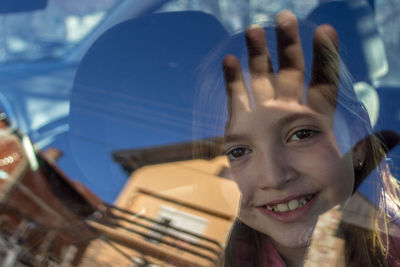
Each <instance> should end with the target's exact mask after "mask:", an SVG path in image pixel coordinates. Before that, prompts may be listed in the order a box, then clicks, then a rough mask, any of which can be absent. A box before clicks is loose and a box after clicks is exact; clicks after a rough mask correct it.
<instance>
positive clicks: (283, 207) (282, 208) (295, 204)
mask: <svg viewBox="0 0 400 267" xmlns="http://www.w3.org/2000/svg"><path fill="white" fill-rule="evenodd" d="M313 197H314V195H308V196H306V197H302V198H300V199H292V200H290V201H289V202H288V203H279V204H277V205H273V206H268V205H267V206H266V207H267V209H268V210H271V211H274V212H286V211H289V210H290V211H292V210H296V209H298V208H301V207H303V206H304V205H305V204H306V203H307V202H308V201H310V200H311V199H312V198H313Z"/></svg>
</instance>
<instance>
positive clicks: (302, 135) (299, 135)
mask: <svg viewBox="0 0 400 267" xmlns="http://www.w3.org/2000/svg"><path fill="white" fill-rule="evenodd" d="M315 133H316V131H314V130H311V129H301V130H298V131H296V132H295V133H294V134H293V135H292V136H291V137H290V138H289V141H295V142H296V141H301V140H305V139H308V138H310V137H312V136H313V135H314V134H315Z"/></svg>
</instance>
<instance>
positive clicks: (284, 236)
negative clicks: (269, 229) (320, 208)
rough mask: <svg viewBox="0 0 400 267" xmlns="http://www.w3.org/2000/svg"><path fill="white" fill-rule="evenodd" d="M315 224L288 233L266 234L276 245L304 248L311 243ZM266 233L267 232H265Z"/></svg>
mask: <svg viewBox="0 0 400 267" xmlns="http://www.w3.org/2000/svg"><path fill="white" fill-rule="evenodd" d="M314 228H315V227H314V226H309V227H307V228H305V229H301V230H299V231H291V232H288V233H282V232H280V233H278V232H277V233H276V235H275V234H274V233H270V234H266V236H268V237H269V239H270V240H271V241H272V243H273V244H274V245H275V246H276V247H278V246H279V247H281V248H288V249H304V248H307V247H308V246H309V245H310V244H311V238H312V234H313V231H314ZM264 234H265V233H264Z"/></svg>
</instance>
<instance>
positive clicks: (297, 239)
mask: <svg viewBox="0 0 400 267" xmlns="http://www.w3.org/2000/svg"><path fill="white" fill-rule="evenodd" d="M322 104H325V105H329V104H328V103H322ZM336 119H337V120H339V121H337V122H336V127H340V129H341V136H340V142H341V145H345V146H347V147H349V146H350V145H351V142H350V137H349V134H348V131H347V127H346V124H345V122H344V120H342V119H341V118H336ZM337 140H339V138H335V136H334V131H333V118H332V116H330V115H329V114H323V113H319V112H316V111H314V110H312V109H311V108H308V107H307V106H305V105H301V104H298V103H297V102H290V101H280V100H274V99H272V100H270V101H267V102H265V103H263V105H262V106H258V107H257V108H256V109H253V110H251V111H247V112H241V113H240V115H239V114H238V115H237V116H235V118H234V119H233V120H231V123H230V126H229V127H228V129H227V131H226V144H225V145H226V154H227V156H228V158H229V160H230V164H231V170H232V175H233V178H234V179H235V181H236V182H237V184H238V186H239V188H240V190H241V192H242V199H241V206H240V213H239V219H240V220H241V221H242V222H244V223H245V224H247V225H248V226H250V227H251V228H253V229H256V230H258V231H259V232H262V233H264V234H266V235H268V236H269V237H271V238H272V240H274V241H275V242H276V243H278V244H279V245H281V246H283V247H289V248H299V247H304V246H306V245H307V244H308V242H309V240H310V237H311V234H312V232H313V229H314V226H315V224H316V222H317V218H318V216H319V215H320V214H322V213H323V212H325V211H327V210H328V209H330V208H332V207H334V206H336V205H337V204H340V203H342V202H344V201H345V200H346V199H347V198H349V197H350V196H351V194H352V191H353V185H354V171H353V160H352V155H351V153H347V154H345V155H344V156H343V155H342V154H341V152H340V149H339V146H338V141H337ZM344 143H347V144H344Z"/></svg>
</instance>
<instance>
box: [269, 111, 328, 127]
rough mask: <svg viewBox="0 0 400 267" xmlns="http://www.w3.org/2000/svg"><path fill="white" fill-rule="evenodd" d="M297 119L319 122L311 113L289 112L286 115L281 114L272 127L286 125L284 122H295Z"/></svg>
mask: <svg viewBox="0 0 400 267" xmlns="http://www.w3.org/2000/svg"><path fill="white" fill-rule="evenodd" d="M297 120H309V121H312V122H314V123H319V122H320V119H319V118H318V117H317V116H316V115H314V114H311V113H298V112H296V113H290V114H287V115H284V116H282V117H281V118H279V119H278V120H277V121H276V122H275V123H274V124H273V125H272V127H279V126H282V125H286V124H290V123H292V122H295V121H297Z"/></svg>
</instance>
